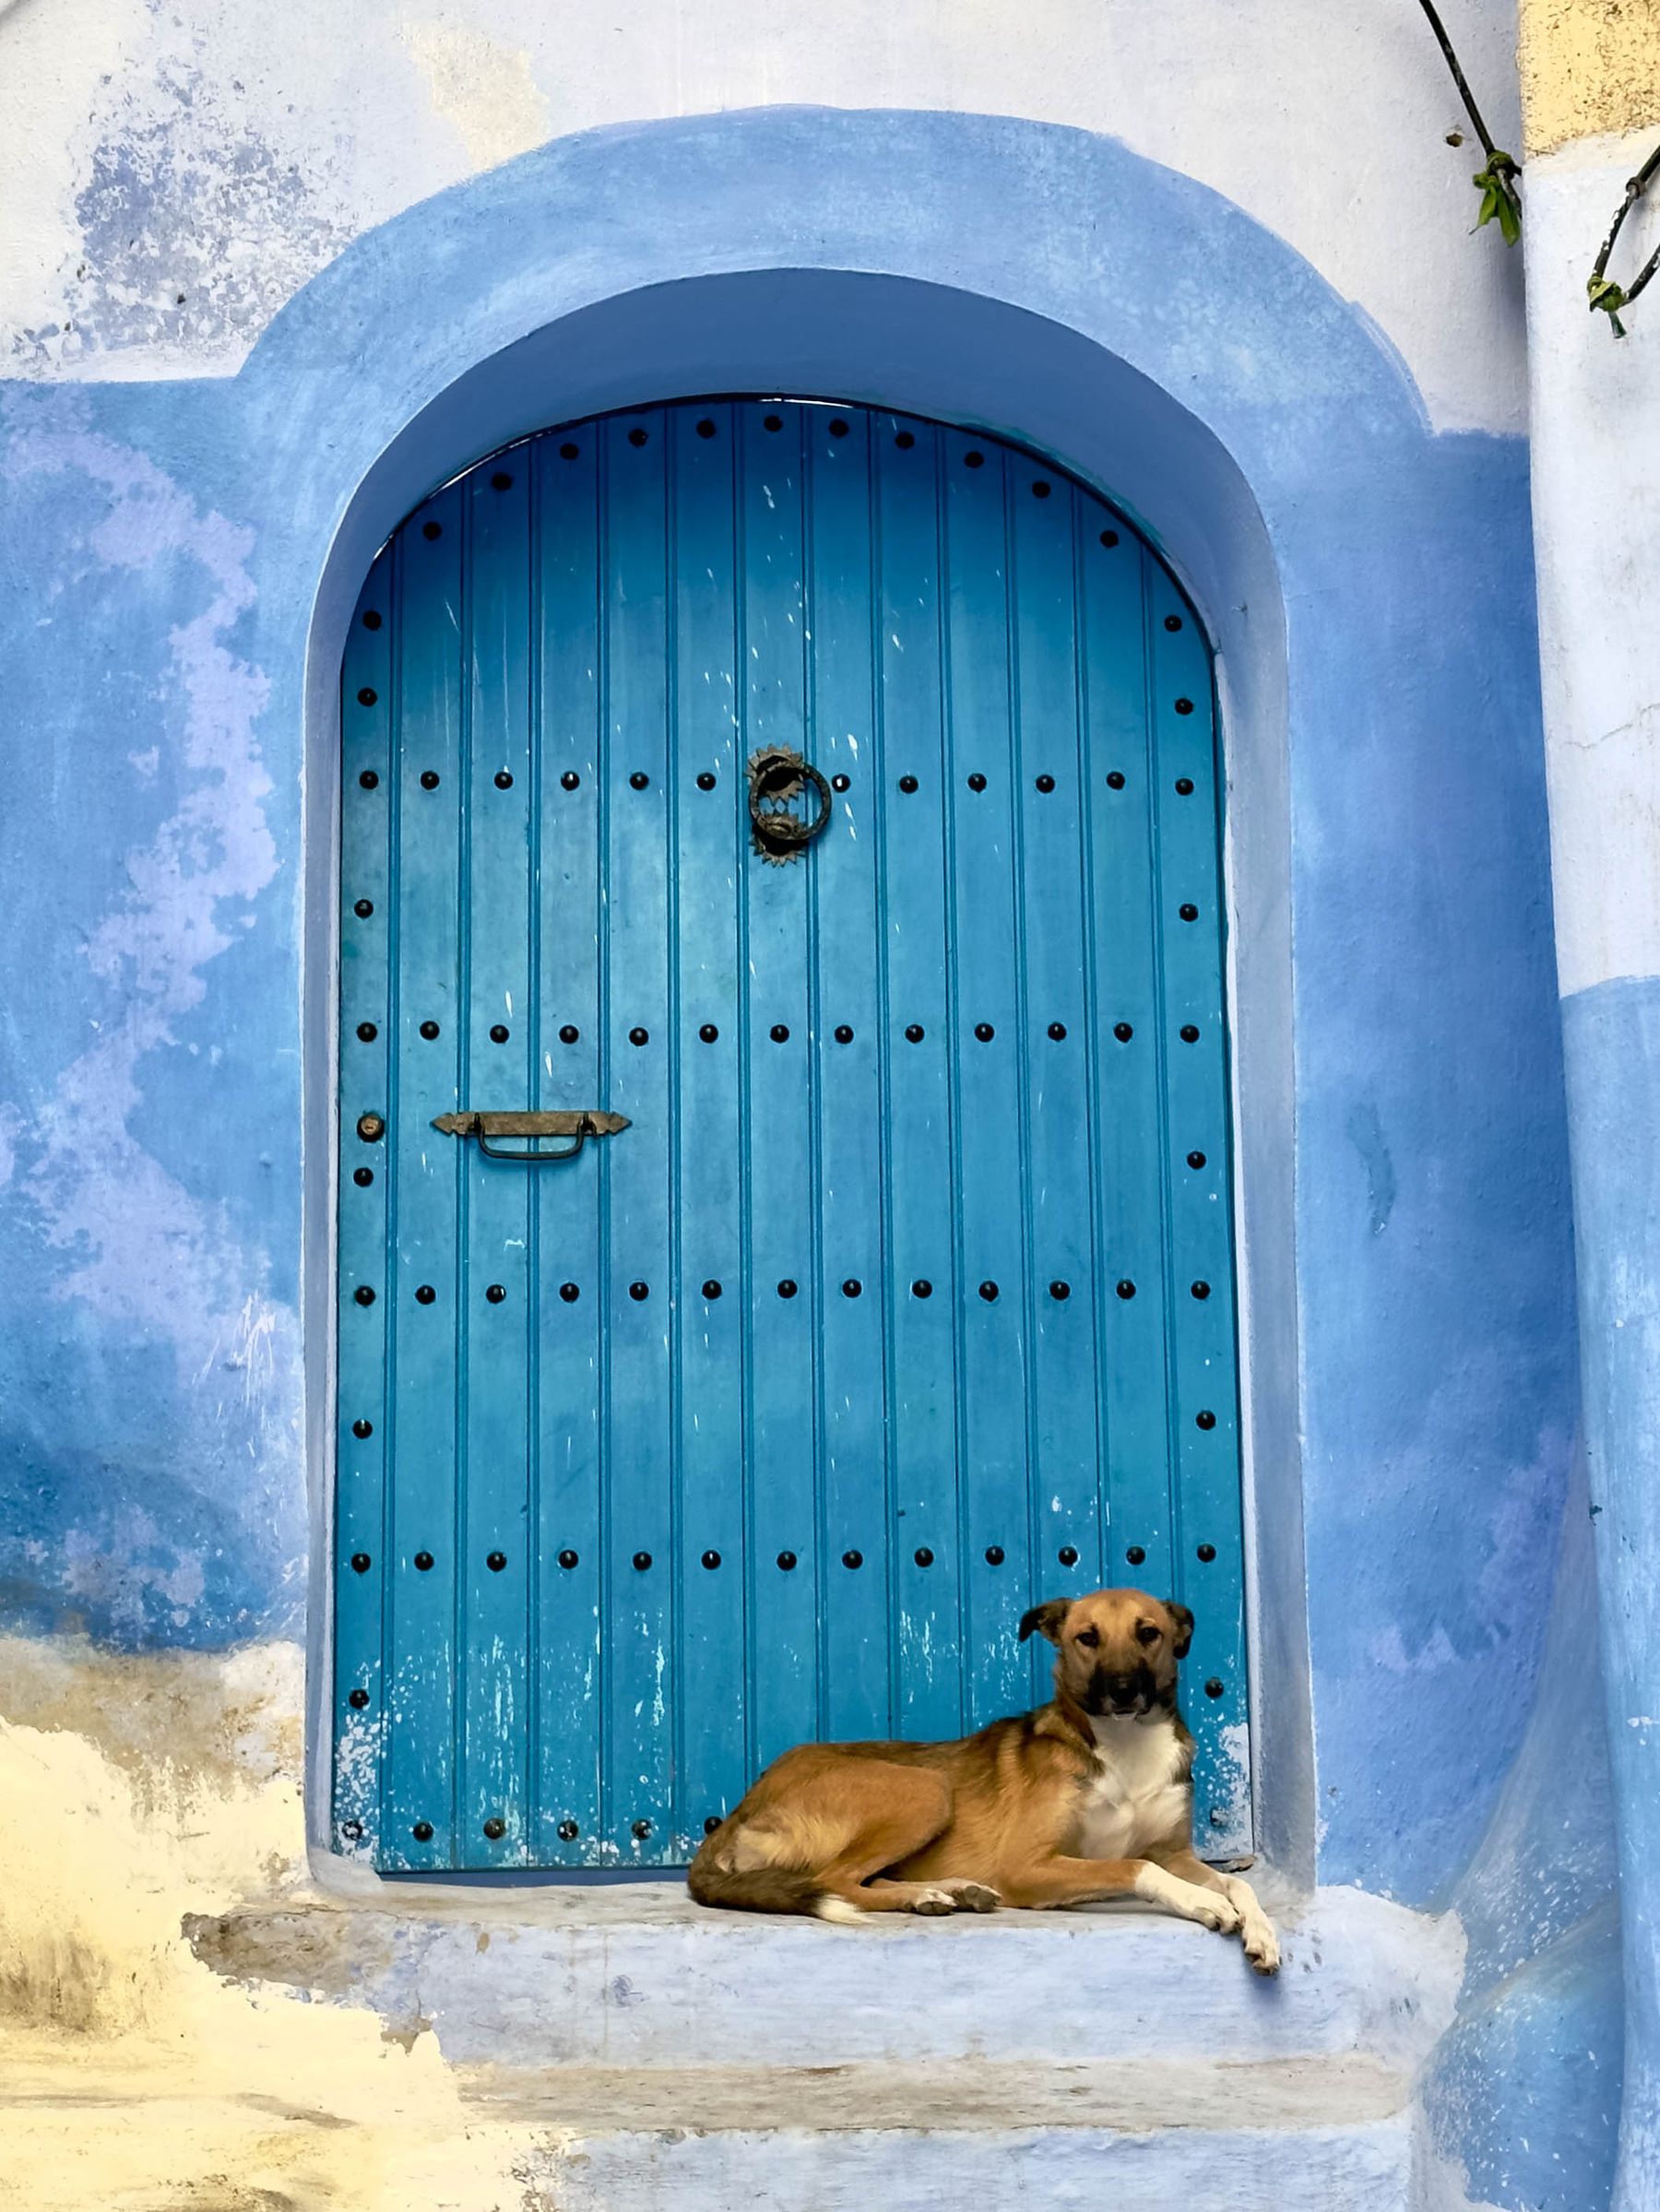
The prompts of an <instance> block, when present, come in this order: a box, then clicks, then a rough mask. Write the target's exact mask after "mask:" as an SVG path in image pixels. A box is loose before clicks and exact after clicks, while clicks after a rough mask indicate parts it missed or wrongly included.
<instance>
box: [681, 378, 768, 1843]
mask: <svg viewBox="0 0 1660 2212" xmlns="http://www.w3.org/2000/svg"><path fill="white" fill-rule="evenodd" d="M732 418H733V409H732V408H729V407H726V406H705V405H703V404H701V403H700V404H698V405H695V406H693V407H682V408H670V409H669V410H668V411H667V416H666V423H667V434H668V438H669V451H670V464H669V466H670V514H671V535H670V544H671V549H672V558H673V567H672V573H671V575H670V589H671V591H672V594H673V609H674V624H675V634H674V647H673V666H674V670H675V687H674V713H673V726H672V728H671V731H670V739H671V748H672V750H671V756H670V769H669V776H670V798H671V810H672V820H673V833H672V835H673V846H672V855H671V866H672V870H673V877H674V881H675V885H676V902H677V906H678V915H679V925H678V928H677V929H676V930H675V933H674V940H673V943H672V945H671V948H670V952H671V958H672V961H673V970H672V982H673V1009H672V1013H671V1017H670V1021H671V1028H672V1033H673V1037H674V1041H675V1050H676V1055H677V1062H678V1073H677V1080H676V1083H675V1093H674V1112H673V1114H672V1116H671V1118H670V1119H671V1130H670V1137H671V1142H672V1144H673V1148H674V1188H675V1192H676V1214H677V1218H678V1220H679V1223H680V1238H679V1256H678V1261H677V1277H678V1296H677V1303H676V1307H675V1328H676V1331H677V1345H678V1353H679V1366H680V1395H679V1404H678V1409H677V1422H676V1449H677V1452H678V1455H679V1473H680V1516H681V1522H680V1525H681V1537H680V1541H679V1542H678V1544H676V1547H675V1556H674V1567H675V1572H676V1578H677V1582H676V1589H677V1599H678V1605H677V1616H676V1617H677V1620H678V1623H679V1630H680V1634H679V1648H678V1656H677V1660H676V1673H675V1682H676V1685H677V1688H676V1691H675V1694H674V1695H673V1697H672V1698H671V1706H672V1713H671V1720H672V1722H673V1725H674V1727H675V1728H676V1730H677V1732H678V1737H679V1745H680V1756H679V1759H678V1762H677V1774H676V1804H675V1816H674V1821H675V1837H674V1852H675V1855H676V1856H689V1855H690V1854H691V1853H692V1852H693V1851H695V1850H696V1849H697V1847H698V1845H699V1844H700V1843H701V1842H702V1841H703V1837H704V1829H705V1822H706V1821H708V1820H710V1819H716V1818H718V1817H719V1816H721V1815H723V1814H725V1813H727V1812H729V1811H730V1810H731V1808H732V1806H733V1805H734V1804H736V1803H737V1802H738V1799H739V1798H740V1797H741V1795H742V1793H743V1791H744V1789H745V1788H746V1787H747V1786H748V1781H749V1777H748V1775H747V1774H746V1773H745V1771H744V1732H745V1715H744V1691H745V1675H746V1669H745V1666H744V1645H745V1638H746V1629H747V1623H746V1620H745V1612H744V1598H743V1593H744V1588H745V1582H746V1572H747V1564H748V1563H747V1557H746V1548H745V1533H746V1532H745V1527H744V1510H743V1490H742V1480H741V1470H742V1465H743V1342H744V1327H743V1313H744V1299H745V1294H746V1285H745V1280H744V1265H743V1250H742V1243H741V1232H740V1215H741V1189H740V1183H741V1173H740V1161H739V1101H738V1083H737V1069H738V1037H737V1021H738V1000H739V991H738V896H739V893H738V885H739V877H740V873H741V870H742V869H744V868H745V867H747V866H748V865H749V859H748V851H747V847H748V838H747V835H746V834H745V823H746V821H747V814H746V810H745V803H744V782H743V763H742V762H741V759H740V758H739V752H738V739H737V715H736V711H735V705H734V701H735V697H736V689H735V687H736V683H737V669H738V645H737V635H736V621H737V577H736V569H735V552H734V542H733V513H732V496H733V471H734V465H735V456H734V446H733V420H732ZM705 1031H707V1032H709V1033H710V1034H708V1035H705V1034H704V1033H705Z"/></svg>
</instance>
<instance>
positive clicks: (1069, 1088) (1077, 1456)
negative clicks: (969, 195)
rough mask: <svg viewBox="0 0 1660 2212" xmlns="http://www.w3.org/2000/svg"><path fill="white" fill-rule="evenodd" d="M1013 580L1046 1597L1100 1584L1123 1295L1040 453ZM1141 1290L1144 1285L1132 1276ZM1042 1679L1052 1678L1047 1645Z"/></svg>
mask: <svg viewBox="0 0 1660 2212" xmlns="http://www.w3.org/2000/svg"><path fill="white" fill-rule="evenodd" d="M1008 497H1009V511H1010V519H1011V523H1012V541H1013V560H1014V579H1015V601H1014V609H1015V617H1014V619H1015V667H1016V713H1017V716H1018V736H1017V747H1016V752H1017V769H1016V775H1015V805H1016V819H1017V824H1018V834H1019V840H1020V856H1021V857H1020V878H1021V907H1022V924H1023V937H1024V942H1023V947H1022V952H1023V964H1024V972H1025V1000H1026V1019H1025V1025H1024V1032H1023V1038H1022V1042H1023V1044H1024V1046H1025V1049H1026V1069H1025V1080H1026V1112H1027V1126H1028V1130H1029V1153H1028V1161H1029V1165H1028V1170H1027V1172H1028V1174H1029V1176H1030V1178H1031V1182H1030V1196H1029V1201H1028V1204H1029V1211H1028V1218H1029V1221H1030V1224H1031V1262H1030V1264H1031V1268H1032V1295H1033V1309H1034V1313H1035V1331H1034V1338H1033V1345H1032V1376H1033V1398H1034V1404H1035V1409H1036V1414H1037V1419H1036V1425H1035V1427H1036V1434H1035V1436H1034V1437H1033V1449H1034V1464H1033V1473H1032V1487H1033V1507H1034V1559H1033V1567H1034V1594H1035V1595H1036V1596H1037V1597H1038V1598H1043V1597H1051V1596H1053V1597H1065V1596H1072V1595H1074V1594H1076V1593H1077V1592H1079V1591H1086V1590H1092V1589H1095V1588H1096V1587H1097V1585H1098V1584H1099V1582H1100V1579H1101V1547H1100V1502H1099V1485H1098V1478H1097V1468H1098V1465H1099V1461H1100V1439H1099V1436H1098V1433H1097V1390H1096V1378H1097V1362H1098V1358H1099V1343H1100V1322H1101V1318H1102V1317H1101V1313H1100V1304H1101V1301H1102V1299H1103V1298H1110V1297H1113V1296H1114V1295H1115V1292H1114V1288H1113V1285H1112V1283H1103V1282H1102V1280H1101V1276H1100V1271H1099V1269H1098V1267H1097V1260H1096V1255H1095V1248H1094V1246H1095V1238H1094V1222H1093V1219H1092V1213H1093V1209H1092V1205H1091V1192H1090V1171H1091V1160H1092V1152H1093V1147H1094V1142H1095V1131H1094V1130H1093V1129H1092V1128H1091V1126H1090V1105H1091V1101H1090V1096H1089V1087H1088V1082H1087V1059H1086V1056H1085V1054H1083V1053H1081V1052H1070V1053H1069V1052H1066V1051H1064V1050H1061V1051H1055V1050H1052V1049H1051V1048H1050V1040H1049V1037H1048V1031H1049V1025H1050V1024H1051V1023H1060V1024H1061V1026H1062V1027H1063V1028H1064V1029H1065V1030H1066V1032H1067V1040H1068V1041H1070V1040H1071V1038H1072V1037H1073V1035H1083V1034H1085V1021H1086V1018H1087V1011H1088V1010H1087V1007H1086V1002H1085V964H1084V959H1083V957H1082V953H1083V945H1084V928H1083V915H1082V872H1083V845H1082V833H1081V822H1080V792H1079V779H1080V774H1081V768H1080V761H1079V729H1078V721H1079V716H1078V695H1077V657H1076V625H1075V619H1074V617H1075V605H1074V595H1073V532H1072V517H1071V506H1072V493H1071V488H1070V486H1069V485H1068V484H1067V482H1066V480H1065V479H1063V478H1058V477H1057V476H1056V475H1055V474H1054V473H1053V472H1052V471H1051V470H1049V469H1048V468H1047V467H1044V465H1043V464H1042V463H1041V462H1036V461H1033V460H1030V459H1028V458H1027V457H1026V456H1025V455H1011V457H1010V460H1009V465H1008ZM1134 1288H1135V1292H1136V1294H1137V1295H1139V1291H1140V1285H1139V1284H1136V1285H1135V1286H1134ZM1038 1667H1039V1673H1040V1674H1047V1668H1046V1666H1045V1665H1044V1662H1043V1659H1042V1655H1041V1654H1039V1656H1038Z"/></svg>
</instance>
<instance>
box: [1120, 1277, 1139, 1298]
mask: <svg viewBox="0 0 1660 2212" xmlns="http://www.w3.org/2000/svg"><path fill="white" fill-rule="evenodd" d="M1118 1295H1119V1296H1120V1298H1132V1297H1134V1295H1135V1285H1134V1283H1132V1282H1131V1280H1130V1278H1129V1276H1128V1275H1126V1276H1125V1277H1124V1279H1123V1281H1122V1282H1121V1283H1120V1284H1119V1285H1118Z"/></svg>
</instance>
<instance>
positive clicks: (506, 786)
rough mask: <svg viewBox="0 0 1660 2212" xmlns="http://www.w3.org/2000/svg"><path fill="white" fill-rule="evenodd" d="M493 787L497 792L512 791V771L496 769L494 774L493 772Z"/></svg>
mask: <svg viewBox="0 0 1660 2212" xmlns="http://www.w3.org/2000/svg"><path fill="white" fill-rule="evenodd" d="M495 787H496V789H497V790H498V791H511V790H512V788H513V772H512V770H511V769H508V768H498V769H497V770H496V772H495Z"/></svg>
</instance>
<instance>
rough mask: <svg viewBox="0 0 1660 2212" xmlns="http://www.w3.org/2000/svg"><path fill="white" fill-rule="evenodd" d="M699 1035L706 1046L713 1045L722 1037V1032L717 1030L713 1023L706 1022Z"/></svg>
mask: <svg viewBox="0 0 1660 2212" xmlns="http://www.w3.org/2000/svg"><path fill="white" fill-rule="evenodd" d="M697 1034H698V1035H699V1036H700V1037H702V1039H703V1041H704V1043H705V1045H712V1044H713V1043H714V1042H715V1040H716V1038H717V1036H718V1035H720V1032H719V1030H718V1029H717V1028H716V1026H715V1024H714V1023H713V1022H705V1023H704V1025H703V1027H702V1028H701V1029H700V1030H699V1031H698V1033H697Z"/></svg>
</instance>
